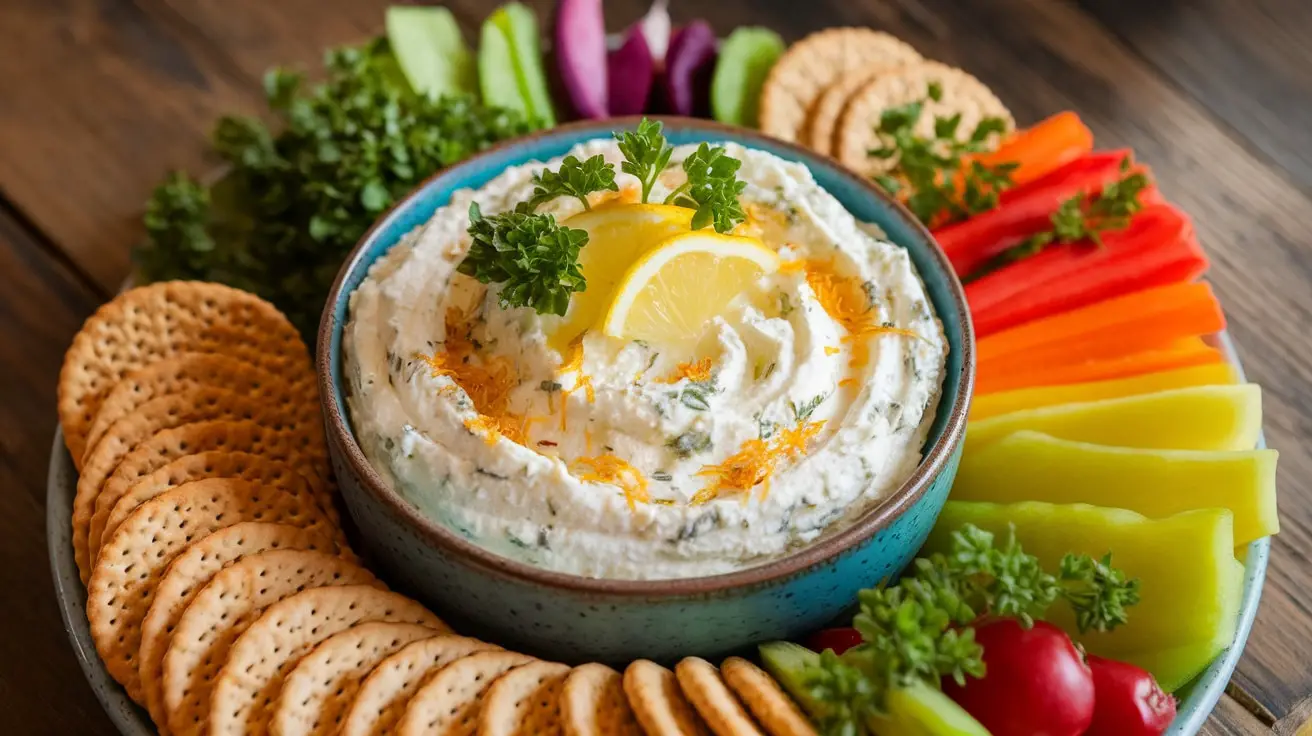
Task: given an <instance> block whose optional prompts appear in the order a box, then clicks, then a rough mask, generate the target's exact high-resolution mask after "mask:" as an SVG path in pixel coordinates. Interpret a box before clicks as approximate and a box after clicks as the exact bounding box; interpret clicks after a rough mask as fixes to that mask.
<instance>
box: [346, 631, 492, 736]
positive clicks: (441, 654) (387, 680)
mask: <svg viewBox="0 0 1312 736" xmlns="http://www.w3.org/2000/svg"><path fill="white" fill-rule="evenodd" d="M499 650H500V647H498V646H496V645H495V644H488V643H487V642H482V641H479V640H477V639H469V638H466V637H463V636H436V637H433V638H431V639H424V640H421V641H417V642H414V643H412V644H409V645H407V646H405V647H403V648H402V649H401V650H400V651H398V652H397V653H396V654H393V655H392V656H390V657H388V658H387V659H384V660H383V661H382V662H380V663H379V664H378V666H377V667H375V668H374V671H373V672H370V673H369V676H368V677H366V678H365V680H364V682H363V683H361V684H360V689H359V690H358V691H357V692H356V694H355V699H354V700H353V701H352V702H351V704H350V707H349V708H348V709H347V712H346V716H345V718H344V719H343V721H342V730H341V736H387V735H388V734H392V733H395V732H396V726H397V723H398V722H400V720H401V716H402V715H403V714H404V713H405V709H406V706H407V705H409V703H410V699H411V698H412V697H414V694H415V693H416V692H418V691H419V688H420V687H421V686H423V685H424V683H426V682H428V681H429V680H430V679H431V678H432V677H433V676H434V675H436V674H437V673H438V672H440V671H441V670H442V669H443V668H444V667H446V666H448V665H450V664H451V663H453V662H456V661H458V660H460V659H463V658H465V657H468V656H469V655H471V654H477V653H478V652H490V651H499Z"/></svg>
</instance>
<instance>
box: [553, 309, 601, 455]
mask: <svg viewBox="0 0 1312 736" xmlns="http://www.w3.org/2000/svg"><path fill="white" fill-rule="evenodd" d="M584 334H586V333H584ZM569 350H570V352H569V359H568V360H566V361H565V364H564V365H562V366H561V367H560V372H561V373H562V374H564V373H578V378H576V379H574V388H571V389H568V390H562V391H561V392H560V393H561V396H560V431H562V432H564V431H565V430H566V428H567V427H568V426H569V418H568V405H569V401H568V399H569V396H570V394H572V393H574V392H575V391H578V390H579V389H583V391H584V394H585V395H586V396H587V397H588V403H589V404H591V403H594V402H595V401H596V400H597V394H596V389H594V388H593V387H592V376H589V375H588V374H586V373H584V372H583V335H579V336H578V337H576V338H574V342H572V343H570V348H569Z"/></svg>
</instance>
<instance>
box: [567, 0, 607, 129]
mask: <svg viewBox="0 0 1312 736" xmlns="http://www.w3.org/2000/svg"><path fill="white" fill-rule="evenodd" d="M555 30H556V33H555V46H556V48H555V51H556V63H557V66H558V68H559V69H560V78H561V82H562V83H563V84H564V87H565V93H566V94H567V95H568V96H569V101H570V103H571V104H572V105H573V107H574V110H575V112H577V113H578V115H579V117H583V118H604V117H606V114H607V81H606V77H607V74H606V71H607V69H606V21H605V17H604V16H603V14H602V8H601V0H560V5H559V6H557V10H556V29H555Z"/></svg>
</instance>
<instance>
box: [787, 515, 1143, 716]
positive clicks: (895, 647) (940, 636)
mask: <svg viewBox="0 0 1312 736" xmlns="http://www.w3.org/2000/svg"><path fill="white" fill-rule="evenodd" d="M858 599H859V602H860V605H861V610H860V613H858V614H857V615H856V617H855V618H854V619H853V622H852V623H853V626H854V627H855V628H856V629H857V630H858V631H860V632H861V637H862V639H863V640H864V641H863V643H861V644H859V645H857V646H855V647H853V648H852V649H849V650H847V651H846V652H844V653H843V654H842V655H837V656H836V655H834V653H833V652H823V653H821V657H820V662H819V664H818V665H816V666H815V667H813V668H811V669H808V670H807V671H806V672H805V673H804V677H805V681H806V684H807V688H808V691H809V693H808V694H809V695H810V697H811V698H813V699H814V700H815V701H816V702H818V703H821V704H823V706H824V708H823V710H824V712H825V716H824V719H823V723H822V724H821V725H822V727H823V728H824V730H825V732H826V733H833V734H845V733H860V732H861V731H860V728H861V724H864V723H867V722H868V721H869V720H870V718H871V717H872V716H875V715H880V714H882V713H883V712H884V711H883V706H884V702H885V696H886V695H887V693H888V691H889V690H890V689H893V688H900V687H906V686H908V685H911V684H914V683H917V682H921V683H924V684H926V685H929V686H932V687H938V684H939V682H940V680H941V679H942V678H944V677H951V678H953V679H954V680H956V681H957V682H959V683H962V684H964V683H965V681H966V678H967V677H983V676H984V673H985V668H984V659H983V655H984V650H983V648H982V647H981V646H980V645H979V643H978V642H976V641H975V630H974V628H973V627H972V624H974V623H975V622H976V621H977V620H979V619H981V618H983V617H989V616H996V617H1013V618H1017V619H1019V620H1020V621H1021V622H1022V623H1023V624H1024V625H1026V626H1030V625H1033V622H1034V620H1035V619H1037V618H1041V617H1042V616H1043V615H1044V613H1045V612H1046V611H1047V610H1048V609H1049V608H1050V607H1051V606H1052V605H1053V604H1055V603H1057V602H1058V601H1064V602H1065V603H1066V604H1068V605H1070V606H1071V607H1072V609H1073V610H1074V611H1075V614H1076V622H1077V625H1078V626H1079V628H1080V630H1081V631H1086V630H1097V631H1110V630H1111V629H1113V628H1115V627H1116V626H1118V625H1120V624H1123V623H1125V621H1126V619H1127V615H1126V608H1127V607H1129V606H1132V605H1134V604H1135V603H1138V601H1139V581H1138V580H1127V579H1126V577H1125V574H1124V573H1123V572H1121V571H1120V570H1117V569H1115V568H1113V567H1112V566H1111V555H1107V556H1105V557H1103V558H1102V559H1101V560H1096V559H1094V558H1092V557H1089V556H1088V555H1066V556H1065V557H1064V558H1063V559H1062V561H1061V565H1060V570H1059V572H1058V574H1057V575H1052V574H1049V573H1048V572H1046V571H1044V570H1043V569H1042V567H1041V566H1040V565H1039V561H1038V559H1037V558H1035V557H1034V556H1033V555H1029V554H1026V553H1025V552H1024V550H1022V549H1021V547H1020V544H1019V543H1018V542H1017V541H1016V535H1015V530H1014V529H1013V530H1011V531H1010V533H1009V534H1008V536H1007V539H1006V541H1005V542H1004V543H1003V544H1001V545H997V544H995V539H994V536H993V534H991V533H989V532H986V531H984V530H982V529H979V528H978V527H975V526H973V525H970V524H967V525H965V526H964V527H962V528H961V529H959V530H958V531H956V532H954V533H953V534H952V544H951V547H950V549H949V550H948V552H947V553H946V554H942V553H938V554H933V555H930V556H929V557H923V558H919V559H917V560H916V561H915V563H914V564H913V565H912V567H911V568H910V569H909V570H908V571H907V572H906V573H904V575H903V577H902V578H901V579H900V580H899V581H898V582H897V584H895V585H881V586H879V587H877V588H872V589H868V590H863V591H861V592H860V593H859V594H858Z"/></svg>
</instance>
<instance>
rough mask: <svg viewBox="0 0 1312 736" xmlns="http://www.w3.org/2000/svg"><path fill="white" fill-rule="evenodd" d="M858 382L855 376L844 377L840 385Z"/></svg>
mask: <svg viewBox="0 0 1312 736" xmlns="http://www.w3.org/2000/svg"><path fill="white" fill-rule="evenodd" d="M856 384H857V380H856V379H855V378H844V379H843V380H841V381H839V382H838V385H839V386H855V385H856Z"/></svg>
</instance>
